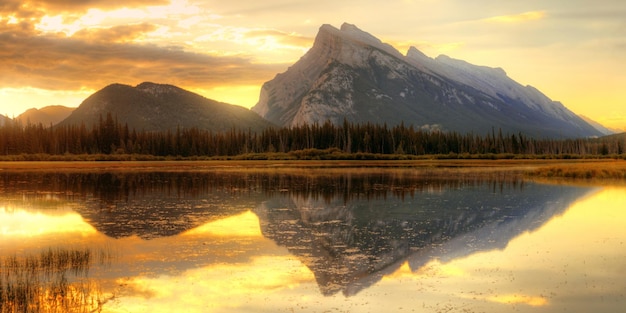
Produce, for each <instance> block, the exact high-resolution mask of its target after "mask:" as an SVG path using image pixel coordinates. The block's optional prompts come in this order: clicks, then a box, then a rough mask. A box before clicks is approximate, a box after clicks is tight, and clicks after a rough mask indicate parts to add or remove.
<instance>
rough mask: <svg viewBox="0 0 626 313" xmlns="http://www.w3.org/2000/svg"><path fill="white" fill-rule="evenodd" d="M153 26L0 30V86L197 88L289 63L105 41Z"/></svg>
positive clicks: (253, 79) (240, 80) (266, 73)
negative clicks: (77, 31)
mask: <svg viewBox="0 0 626 313" xmlns="http://www.w3.org/2000/svg"><path fill="white" fill-rule="evenodd" d="M150 28H151V26H149V25H144V24H140V25H135V26H129V27H128V28H123V27H119V28H118V27H114V28H112V29H108V30H101V31H100V32H96V33H95V34H86V35H85V36H86V37H87V39H85V38H66V37H62V36H58V37H55V36H32V35H31V36H28V35H25V33H18V32H14V31H5V32H3V33H0V72H1V73H2V75H0V86H5V87H21V86H32V87H37V88H43V89H69V90H75V89H78V88H81V87H87V88H94V89H98V88H101V87H103V86H105V85H107V84H110V83H113V82H120V83H137V82H141V81H155V82H163V83H173V84H178V85H181V86H186V87H198V88H207V87H213V86H224V85H237V84H255V85H258V84H261V83H262V82H264V81H266V80H269V79H271V78H272V77H273V76H274V75H275V74H276V73H278V72H280V71H282V70H284V68H285V65H282V64H281V65H264V64H254V63H252V62H251V61H250V60H249V59H247V58H244V57H220V56H211V55H206V54H200V53H192V52H186V51H184V50H182V49H179V48H172V47H170V48H167V47H165V48H164V47H159V46H155V45H139V44H132V43H110V42H105V40H108V39H107V38H109V39H110V38H117V39H120V38H125V37H128V36H133V35H136V34H137V33H139V32H141V31H142V30H145V29H150ZM79 37H80V36H79ZM94 38H97V39H102V41H101V40H94Z"/></svg>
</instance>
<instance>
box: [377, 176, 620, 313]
mask: <svg viewBox="0 0 626 313" xmlns="http://www.w3.org/2000/svg"><path fill="white" fill-rule="evenodd" d="M625 223H626V190H625V189H623V188H606V189H604V190H602V191H600V192H598V193H596V194H593V195H592V196H589V197H586V198H584V199H582V200H580V201H578V202H576V203H574V204H573V205H572V206H571V207H570V209H569V210H568V211H567V212H566V213H565V214H563V215H562V216H556V217H554V218H553V219H552V220H551V221H549V222H548V223H547V224H546V225H545V226H544V227H542V228H540V229H539V230H537V231H534V232H530V233H528V232H527V233H524V234H522V235H520V236H519V237H517V238H515V239H513V240H512V241H511V242H510V243H509V245H508V246H507V247H506V248H505V249H504V250H494V251H489V252H483V253H479V254H474V255H471V256H469V257H466V258H462V259H456V260H453V261H451V262H448V263H443V264H442V263H440V262H439V261H432V262H430V263H428V264H426V265H424V266H423V267H422V268H420V269H417V270H412V269H411V268H409V264H408V263H404V264H403V265H402V266H401V267H400V268H399V269H398V270H397V271H396V272H394V273H393V274H390V275H388V276H386V277H385V279H383V281H382V282H381V284H380V285H389V287H388V288H393V289H395V288H398V289H400V288H403V289H405V290H406V289H411V288H412V287H416V288H417V290H420V292H419V293H416V294H415V295H416V296H419V297H421V298H422V299H428V298H429V297H432V298H433V299H439V301H441V299H446V300H447V301H451V303H457V305H462V304H467V303H469V302H468V301H470V302H472V303H473V304H478V305H480V307H484V308H485V309H486V310H487V311H488V312H498V311H500V310H508V309H507V308H509V309H510V308H511V307H514V308H515V309H516V310H517V311H524V312H526V311H528V312H532V311H533V309H532V307H540V306H545V307H547V308H549V310H548V312H557V311H563V310H566V311H568V312H590V311H597V309H595V310H594V308H597V307H598V300H600V299H605V300H606V303H605V304H604V305H606V307H607V308H608V309H607V311H605V312H616V311H619V309H618V307H619V304H620V303H622V304H623V301H624V300H625V299H624V296H625V291H624V284H623V281H624V279H626V277H624V276H623V275H624V271H625V270H626V262H625V261H624V257H626V244H625V241H626V238H625V236H624V225H625ZM393 285H395V286H393ZM400 285H402V286H404V287H400ZM411 285H412V286H411ZM373 288H376V287H373ZM373 288H372V289H373ZM424 291H426V293H424ZM427 295H428V296H427ZM442 296H444V297H443V298H442ZM455 298H456V300H455ZM476 301H479V302H476ZM427 302H428V301H427V300H425V303H427ZM611 302H613V303H615V304H614V306H611ZM481 303H483V304H482V305H481ZM489 303H493V304H497V305H498V306H495V307H494V306H493V305H492V304H489ZM574 303H576V304H575V305H573V304H574ZM520 305H522V306H520ZM429 306H430V307H432V308H435V307H437V304H436V303H431V304H430V305H429ZM455 307H457V306H456V305H455ZM477 311H479V310H477ZM600 311H601V310H600Z"/></svg>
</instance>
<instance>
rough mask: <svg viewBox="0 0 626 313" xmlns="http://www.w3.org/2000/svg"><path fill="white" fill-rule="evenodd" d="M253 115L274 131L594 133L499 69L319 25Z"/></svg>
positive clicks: (346, 26)
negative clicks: (368, 126)
mask: <svg viewBox="0 0 626 313" xmlns="http://www.w3.org/2000/svg"><path fill="white" fill-rule="evenodd" d="M252 110H253V111H255V112H257V113H258V114H259V115H261V116H262V117H264V118H265V119H267V120H269V121H270V122H272V123H274V124H277V125H281V126H295V125H299V124H304V123H306V124H309V123H324V122H326V121H330V122H333V123H341V122H342V121H343V120H344V119H346V120H348V121H350V122H354V123H379V124H382V123H385V124H387V125H397V124H400V123H404V124H405V125H412V126H413V127H418V128H422V127H424V126H429V127H432V126H433V125H435V126H436V128H437V129H443V130H444V131H445V130H447V131H457V132H462V133H465V132H473V133H478V134H485V133H488V132H490V131H492V130H493V129H494V128H495V129H502V131H503V132H508V133H519V132H522V133H525V134H526V135H529V136H535V137H542V138H545V137H587V136H596V135H598V134H599V133H598V131H597V130H596V129H594V128H593V127H592V126H591V125H589V124H588V123H586V122H585V121H583V120H582V119H580V118H579V117H577V116H576V115H575V114H574V113H573V112H571V111H569V110H568V109H567V108H566V107H564V106H563V105H562V104H560V103H558V102H555V101H552V100H550V99H549V98H548V97H546V96H545V95H544V94H542V93H541V92H539V91H538V90H537V89H535V88H532V87H529V86H522V85H520V84H519V83H517V82H515V81H514V80H512V79H511V78H509V77H508V76H507V75H506V72H505V71H504V70H503V69H501V68H492V67H487V66H477V65H473V64H470V63H468V62H466V61H462V60H456V59H453V58H450V57H448V56H439V57H437V58H436V59H433V58H430V57H428V56H426V55H425V54H424V53H422V52H420V51H419V50H418V49H417V48H415V47H411V48H410V49H409V51H408V52H407V55H406V56H404V55H402V54H401V53H400V52H399V51H398V50H396V49H395V48H393V47H392V46H391V45H389V44H386V43H383V42H382V41H381V40H379V39H378V38H376V37H374V36H372V35H371V34H369V33H367V32H365V31H362V30H361V29H359V28H358V27H356V26H355V25H352V24H348V23H344V24H343V25H342V26H341V28H340V29H337V28H335V27H333V26H331V25H322V26H321V27H320V31H319V33H318V35H317V37H316V39H315V43H314V45H313V47H312V48H311V49H310V50H309V51H308V52H307V53H306V54H305V55H304V56H303V57H302V58H301V59H300V60H299V61H298V62H296V63H295V64H294V65H293V66H291V67H290V68H289V69H288V70H287V71H286V72H284V73H281V74H278V75H277V76H276V78H274V79H273V80H271V81H268V82H266V83H265V84H264V85H263V87H262V89H261V95H260V97H259V102H258V103H257V104H256V106H254V107H253V108H252Z"/></svg>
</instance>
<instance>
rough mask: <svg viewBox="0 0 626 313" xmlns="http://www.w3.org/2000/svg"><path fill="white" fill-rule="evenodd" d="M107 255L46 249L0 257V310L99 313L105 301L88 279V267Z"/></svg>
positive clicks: (103, 252)
mask: <svg viewBox="0 0 626 313" xmlns="http://www.w3.org/2000/svg"><path fill="white" fill-rule="evenodd" d="M111 257H112V255H111V253H110V252H107V251H105V250H101V251H96V252H94V251H92V250H90V249H88V248H84V249H64V248H56V249H52V248H50V249H48V250H42V251H41V252H40V253H39V254H33V255H27V256H20V257H18V256H8V257H4V258H0V313H5V312H6V313H8V312H37V313H38V312H99V311H100V310H101V306H102V304H103V303H104V302H106V300H105V299H104V298H103V296H102V292H101V291H100V290H99V288H98V286H97V284H96V283H94V282H93V281H90V280H89V279H88V274H89V268H90V267H91V266H92V265H93V264H94V262H98V263H100V264H106V263H107V262H110V260H111Z"/></svg>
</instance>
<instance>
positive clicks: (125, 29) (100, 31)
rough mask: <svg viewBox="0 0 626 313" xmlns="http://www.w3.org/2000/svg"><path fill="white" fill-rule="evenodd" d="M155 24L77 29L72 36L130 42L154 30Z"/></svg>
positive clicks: (99, 40)
mask: <svg viewBox="0 0 626 313" xmlns="http://www.w3.org/2000/svg"><path fill="white" fill-rule="evenodd" d="M157 28H158V27H157V26H156V25H152V24H148V23H142V24H135V25H119V26H114V27H110V28H85V29H81V30H79V31H77V32H76V33H74V35H72V38H76V39H82V40H85V41H93V42H130V41H133V40H134V39H137V38H139V37H141V36H142V35H143V34H145V33H148V32H152V31H155V30H156V29H157Z"/></svg>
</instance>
